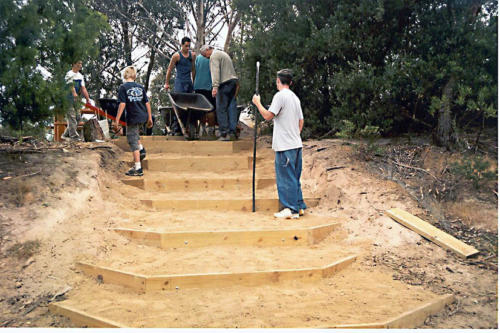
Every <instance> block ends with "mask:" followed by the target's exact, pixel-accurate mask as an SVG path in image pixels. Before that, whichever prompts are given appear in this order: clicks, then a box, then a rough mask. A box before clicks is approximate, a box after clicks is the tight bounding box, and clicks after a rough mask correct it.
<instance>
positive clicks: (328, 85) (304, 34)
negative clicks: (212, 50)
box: [235, 0, 498, 145]
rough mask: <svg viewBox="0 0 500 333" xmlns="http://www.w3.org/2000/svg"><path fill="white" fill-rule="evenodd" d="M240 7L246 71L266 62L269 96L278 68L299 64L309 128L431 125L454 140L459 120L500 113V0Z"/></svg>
mask: <svg viewBox="0 0 500 333" xmlns="http://www.w3.org/2000/svg"><path fill="white" fill-rule="evenodd" d="M238 4H239V7H238V9H239V10H240V11H241V13H242V14H243V19H242V20H243V22H245V24H246V26H247V28H246V29H244V30H245V31H246V34H245V35H244V36H242V37H243V40H242V41H241V45H235V48H236V49H237V50H236V52H237V53H238V57H237V58H238V60H239V62H240V67H241V69H242V73H243V76H245V78H246V79H247V80H246V81H247V82H252V81H251V80H248V79H249V78H251V77H252V75H254V74H253V73H254V70H253V68H254V66H255V61H257V60H260V61H261V64H262V70H261V71H262V72H263V73H264V76H263V78H264V80H262V82H266V83H267V84H266V88H265V89H262V91H263V92H266V93H265V94H264V95H265V96H264V99H268V100H269V99H270V97H271V94H272V92H273V91H274V76H275V73H276V71H277V70H279V69H280V68H285V67H287V68H292V69H293V70H294V72H295V76H296V77H295V82H294V90H295V91H296V92H297V94H298V95H299V97H300V98H301V99H302V102H303V107H304V109H305V114H306V125H307V126H306V128H309V129H310V130H311V132H310V133H314V134H322V133H326V132H330V133H334V132H335V131H340V130H342V128H343V127H344V126H346V124H347V126H350V127H351V128H353V129H354V130H355V131H356V132H357V133H360V132H362V131H363V130H366V129H367V128H378V129H379V130H380V131H381V132H382V133H385V134H391V133H402V132H405V131H407V130H408V129H409V128H410V127H412V128H418V127H421V126H423V127H424V128H428V129H432V130H434V131H435V133H436V139H437V142H438V143H442V144H444V145H448V144H449V143H450V141H452V139H453V136H454V135H455V134H454V133H455V130H456V127H457V126H458V127H459V128H462V127H464V126H466V125H467V124H473V123H474V121H475V120H476V119H478V118H481V117H494V118H496V117H497V113H496V109H497V98H496V91H497V84H498V82H497V3H496V1H484V0H483V1H480V0H477V1H471V0H441V1H439V0H432V1H431V0H423V1H411V0H379V1H372V0H360V1H355V2H352V1H346V0H335V1H330V0H316V1H306V0H279V1H278V0H256V1H252V2H250V3H248V2H247V1H244V0H240V1H239V2H238ZM238 50H240V51H238ZM244 88H246V89H243V93H244V94H245V93H246V97H247V98H250V96H249V95H250V93H251V89H250V88H251V87H249V86H245V85H244ZM443 126H444V127H446V126H448V131H446V130H445V131H443V130H442V129H443Z"/></svg>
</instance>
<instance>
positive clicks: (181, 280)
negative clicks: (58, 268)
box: [77, 256, 356, 292]
mask: <svg viewBox="0 0 500 333" xmlns="http://www.w3.org/2000/svg"><path fill="white" fill-rule="evenodd" d="M355 260H356V256H349V257H346V258H344V259H341V260H339V261H337V262H335V263H333V264H331V265H328V266H324V267H320V268H305V269H288V270H276V271H261V272H244V273H226V272H224V273H211V274H183V275H152V276H145V275H140V274H133V273H128V272H124V271H119V270H114V269H108V268H106V267H99V266H94V265H91V264H87V263H78V264H77V267H78V269H80V270H82V271H83V272H84V273H85V274H87V275H89V276H91V277H93V278H96V279H98V280H99V281H101V282H103V283H110V284H117V285H121V286H124V287H128V288H131V289H134V290H137V291H141V292H148V291H158V290H176V289H187V288H220V287H228V286H233V285H240V286H246V287H255V286H260V285H267V284H275V283H281V282H286V281H297V280H299V281H317V280H320V279H322V278H327V277H331V276H333V275H335V274H336V273H337V272H339V271H341V270H342V269H344V268H346V267H347V266H349V265H350V264H352V263H353V262H354V261H355Z"/></svg>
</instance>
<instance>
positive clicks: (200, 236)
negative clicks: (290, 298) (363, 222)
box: [112, 223, 340, 249]
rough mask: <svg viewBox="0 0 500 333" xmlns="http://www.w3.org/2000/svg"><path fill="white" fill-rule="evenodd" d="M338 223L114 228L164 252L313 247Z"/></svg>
mask: <svg viewBox="0 0 500 333" xmlns="http://www.w3.org/2000/svg"><path fill="white" fill-rule="evenodd" d="M339 226H340V225H339V224H338V223H331V224H325V225H319V226H314V227H309V228H294V229H278V230H266V229H256V230H225V231H206V232H159V231H151V230H140V229H130V228H114V229H112V230H114V231H115V232H117V233H119V234H121V235H123V236H125V237H127V238H129V239H131V240H133V241H135V242H138V243H140V244H146V245H151V246H157V247H161V248H164V249H167V248H178V247H204V246H214V245H215V246H219V245H242V246H290V245H296V246H298V245H313V244H317V243H319V242H321V241H322V240H323V239H325V237H327V236H328V235H329V234H330V233H331V232H333V231H335V230H336V229H338V228H339Z"/></svg>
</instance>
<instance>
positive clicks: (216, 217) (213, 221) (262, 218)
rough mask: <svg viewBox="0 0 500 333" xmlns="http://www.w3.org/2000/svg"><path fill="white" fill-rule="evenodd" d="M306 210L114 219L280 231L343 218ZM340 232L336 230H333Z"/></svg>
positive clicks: (158, 225) (149, 226) (182, 228)
mask: <svg viewBox="0 0 500 333" xmlns="http://www.w3.org/2000/svg"><path fill="white" fill-rule="evenodd" d="M309 211H310V210H307V211H306V214H305V215H304V216H301V217H300V219H289V220H287V219H278V218H275V217H274V216H272V214H269V213H262V212H255V213H252V214H247V215H248V216H246V218H245V219H244V220H242V219H241V214H242V213H241V212H231V211H227V212H218V211H210V210H198V211H196V210H195V211H185V212H173V211H161V212H133V213H130V214H128V215H127V216H126V217H116V218H114V219H113V223H114V226H115V227H116V228H129V229H138V230H143V231H148V230H149V231H156V232H195V231H197V232H210V231H228V230H239V231H248V230H255V229H260V230H282V229H300V228H308V227H315V226H321V225H325V224H342V223H343V222H344V221H345V219H343V218H337V217H331V216H322V215H315V214H312V213H310V212H309ZM335 232H339V231H337V230H336V231H335Z"/></svg>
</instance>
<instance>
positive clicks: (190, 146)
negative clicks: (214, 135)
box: [114, 136, 253, 155]
mask: <svg viewBox="0 0 500 333" xmlns="http://www.w3.org/2000/svg"><path fill="white" fill-rule="evenodd" d="M114 143H115V144H116V145H117V146H118V147H120V148H122V149H123V150H125V151H126V152H129V151H130V147H129V145H128V143H127V138H126V137H120V138H119V139H117V140H115V141H114ZM141 143H142V144H143V146H144V147H145V148H146V151H147V153H148V154H158V153H179V154H185V155H206V154H210V155H227V154H233V153H239V152H242V151H248V152H250V151H251V149H252V148H253V142H252V141H249V140H240V141H227V142H222V141H181V140H180V141H178V140H171V139H169V140H167V139H166V137H163V136H153V137H141Z"/></svg>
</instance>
